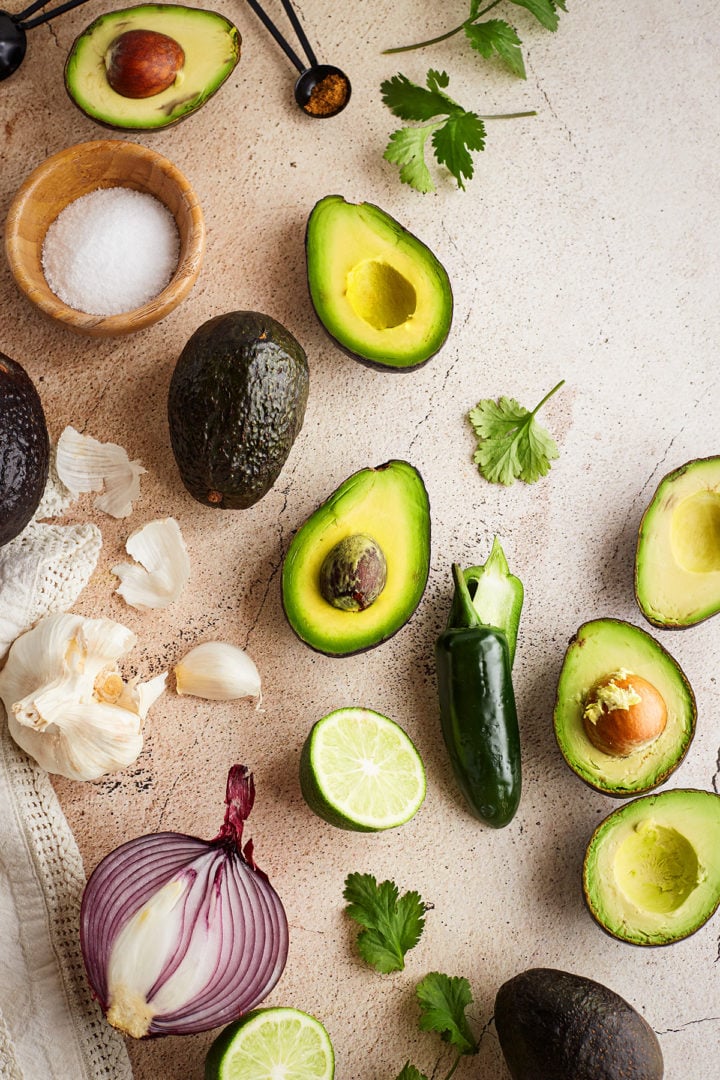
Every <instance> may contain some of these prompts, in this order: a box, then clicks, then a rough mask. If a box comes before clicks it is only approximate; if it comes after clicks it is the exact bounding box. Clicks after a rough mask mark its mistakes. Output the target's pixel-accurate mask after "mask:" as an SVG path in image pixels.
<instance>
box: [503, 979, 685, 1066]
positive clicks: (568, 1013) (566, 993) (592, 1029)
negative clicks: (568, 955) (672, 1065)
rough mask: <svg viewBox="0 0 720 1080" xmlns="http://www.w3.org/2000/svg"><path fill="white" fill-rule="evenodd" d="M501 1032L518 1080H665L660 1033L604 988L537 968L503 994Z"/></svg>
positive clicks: (510, 982) (508, 984)
mask: <svg viewBox="0 0 720 1080" xmlns="http://www.w3.org/2000/svg"><path fill="white" fill-rule="evenodd" d="M495 1028H496V1031H497V1035H498V1039H499V1040H500V1047H501V1049H502V1052H503V1054H504V1056H505V1061H506V1062H507V1066H508V1069H509V1070H510V1075H511V1076H512V1078H513V1080H662V1077H663V1071H664V1066H663V1058H662V1052H661V1050H660V1044H659V1042H658V1039H657V1036H656V1034H655V1032H654V1031H653V1029H652V1028H651V1027H650V1025H649V1024H648V1022H647V1021H646V1020H645V1019H643V1017H642V1016H641V1015H640V1013H639V1012H637V1011H636V1010H635V1009H634V1008H633V1007H632V1005H630V1004H629V1003H628V1002H627V1001H625V999H624V998H622V997H620V995H619V994H616V993H615V991H614V990H610V989H609V988H608V987H607V986H603V985H602V983H598V982H595V981H594V980H592V979H586V978H585V977H584V976H582V975H573V974H570V972H567V971H556V970H554V969H553V968H530V969H529V970H528V971H523V972H521V973H520V974H519V975H516V976H515V977H514V978H512V979H509V980H508V981H507V982H506V983H503V985H502V986H501V987H500V989H499V990H498V992H497V995H496V997H495Z"/></svg>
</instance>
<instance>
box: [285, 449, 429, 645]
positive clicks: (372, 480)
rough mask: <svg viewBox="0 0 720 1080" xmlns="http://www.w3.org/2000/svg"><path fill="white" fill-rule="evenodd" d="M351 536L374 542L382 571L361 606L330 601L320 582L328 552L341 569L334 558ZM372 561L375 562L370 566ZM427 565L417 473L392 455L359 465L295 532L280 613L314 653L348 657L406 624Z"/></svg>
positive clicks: (423, 501)
mask: <svg viewBox="0 0 720 1080" xmlns="http://www.w3.org/2000/svg"><path fill="white" fill-rule="evenodd" d="M351 538H352V539H353V541H355V540H357V539H365V540H370V541H374V544H375V545H376V546H377V548H379V549H380V551H381V552H382V554H383V556H384V562H385V568H386V572H385V582H384V585H383V587H382V589H381V591H380V593H379V595H378V596H377V598H376V599H374V600H372V601H371V602H370V603H369V604H368V606H366V607H364V608H361V609H359V610H349V609H348V608H347V607H340V606H335V605H334V604H333V603H331V602H330V600H329V599H327V589H325V590H324V589H323V585H322V581H321V572H322V571H323V567H324V566H325V567H326V569H327V566H328V565H329V563H331V562H332V561H333V557H334V556H335V562H336V565H339V566H341V567H342V565H343V563H342V560H340V555H342V553H343V551H344V549H345V547H346V541H348V540H349V539H351ZM351 547H352V545H351ZM360 560H361V556H358V559H357V562H360ZM376 565H377V561H376V560H374V559H373V560H372V562H371V570H373V568H374V567H376ZM429 567H430V504H429V500H428V495H427V491H426V490H425V485H424V483H423V481H422V477H421V476H420V474H419V473H418V471H417V470H416V469H415V468H414V467H413V466H412V465H409V464H408V463H407V462H406V461H397V460H395V461H388V462H386V463H385V464H384V465H379V466H378V467H377V468H368V469H361V470H360V471H359V472H356V473H354V474H353V475H352V476H350V477H349V478H348V479H347V480H346V481H345V482H344V483H343V484H341V485H340V487H339V488H338V489H337V491H335V492H334V493H333V494H332V495H331V496H330V498H329V499H327V501H326V502H324V503H323V504H322V505H321V506H320V507H318V509H317V510H316V511H315V512H314V513H313V514H311V515H310V517H309V518H308V519H307V521H306V522H305V523H304V525H302V526H301V527H300V529H299V530H298V532H297V533H296V534H295V536H294V537H293V540H292V542H291V544H290V547H289V548H288V552H287V555H286V556H285V561H284V563H283V570H282V598H283V607H284V609H285V614H286V616H287V618H288V622H289V623H290V625H291V627H292V628H293V630H294V631H295V633H296V634H297V635H298V637H299V638H301V639H302V641H304V642H306V643H307V644H308V645H310V646H311V647H312V648H313V649H316V650H317V651H318V652H322V653H326V654H327V655H328V656H348V655H349V654H351V653H356V652H361V651H362V650H364V649H371V648H372V647H373V646H375V645H379V644H380V642H382V641H385V640H387V638H389V637H391V635H392V634H394V633H396V631H398V630H399V629H400V627H401V626H404V624H405V623H406V622H407V621H408V619H409V618H410V616H411V615H412V613H413V612H414V611H415V609H416V607H417V606H418V604H419V603H420V599H421V597H422V594H423V592H424V591H425V585H426V583H427V578H428V571H429ZM356 568H357V567H356ZM359 569H360V573H359V575H358V577H359V578H362V576H363V575H362V570H363V567H362V566H360V568H359ZM322 576H323V577H325V578H326V580H330V581H331V582H332V581H334V580H335V578H333V577H332V575H327V574H325V575H322ZM338 591H340V590H338ZM324 592H325V594H326V595H324ZM360 603H362V601H361V602H360ZM359 606H360V605H358V607H359Z"/></svg>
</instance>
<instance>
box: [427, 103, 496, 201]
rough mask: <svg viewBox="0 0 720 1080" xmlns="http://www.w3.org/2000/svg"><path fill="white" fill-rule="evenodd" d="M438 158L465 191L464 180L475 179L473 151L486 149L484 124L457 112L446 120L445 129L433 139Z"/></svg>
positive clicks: (469, 115)
mask: <svg viewBox="0 0 720 1080" xmlns="http://www.w3.org/2000/svg"><path fill="white" fill-rule="evenodd" d="M432 142H433V147H434V148H435V157H436V158H437V160H438V161H439V162H440V164H441V165H447V167H448V169H449V170H450V172H451V173H452V174H453V176H455V177H457V184H458V187H459V188H461V189H463V190H464V189H465V185H464V184H463V178H467V179H468V180H472V176H473V172H474V168H473V160H472V156H471V155H470V150H484V149H485V125H484V124H483V122H482V120H481V119H480V117H479V116H476V115H475V113H472V112H457V113H453V114H452V115H451V116H449V117H448V118H447V121H446V122H445V123H444V124H443V126H442V127H439V128H436V130H435V131H434V132H433V137H432Z"/></svg>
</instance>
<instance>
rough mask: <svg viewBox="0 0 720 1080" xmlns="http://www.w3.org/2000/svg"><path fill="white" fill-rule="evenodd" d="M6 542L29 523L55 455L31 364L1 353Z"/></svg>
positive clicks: (0, 533) (0, 470)
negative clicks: (26, 366)
mask: <svg viewBox="0 0 720 1080" xmlns="http://www.w3.org/2000/svg"><path fill="white" fill-rule="evenodd" d="M0 402H2V406H1V407H0V546H2V545H3V544H7V543H9V541H10V540H13V539H14V538H15V537H16V536H18V535H19V534H20V533H21V532H22V530H23V529H24V528H25V526H26V525H27V523H28V522H29V521H30V518H31V517H32V516H33V514H34V513H35V511H36V510H37V508H38V505H39V503H40V499H41V498H42V495H43V492H44V490H45V483H46V481H47V475H48V465H49V459H50V440H49V437H48V430H47V425H46V423H45V413H44V412H43V407H42V404H41V401H40V397H39V395H38V392H37V390H36V389H35V386H34V384H33V382H32V380H31V378H30V376H29V375H28V374H27V372H26V371H25V369H24V368H23V367H21V365H20V364H18V363H16V362H15V361H14V360H11V359H10V357H9V356H5V355H4V354H3V353H0Z"/></svg>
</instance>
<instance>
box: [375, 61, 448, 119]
mask: <svg viewBox="0 0 720 1080" xmlns="http://www.w3.org/2000/svg"><path fill="white" fill-rule="evenodd" d="M438 74H444V72H443V73H438V72H433V71H428V73H427V89H425V87H424V86H418V85H417V83H414V82H410V80H409V79H408V78H407V77H406V76H405V75H393V77H392V79H387V80H386V81H385V82H384V83H382V84H381V86H380V90H381V92H382V99H383V102H384V103H385V105H387V107H388V108H389V109H390V110H391V112H393V113H395V115H396V116H399V117H400V119H401V120H432V119H433V118H434V117H436V116H445V115H447V114H448V112H450V111H451V109H452V107H453V106H454V107H456V108H457V107H458V106H456V105H455V102H454V101H452V100H451V99H450V98H448V97H447V95H446V94H443V93H442V92H441V90H440V89H439V85H438V83H437V80H434V79H433V78H432V76H433V75H435V76H437V75H438ZM445 79H446V81H445V83H444V85H445V86H447V76H445Z"/></svg>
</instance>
